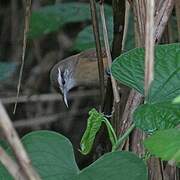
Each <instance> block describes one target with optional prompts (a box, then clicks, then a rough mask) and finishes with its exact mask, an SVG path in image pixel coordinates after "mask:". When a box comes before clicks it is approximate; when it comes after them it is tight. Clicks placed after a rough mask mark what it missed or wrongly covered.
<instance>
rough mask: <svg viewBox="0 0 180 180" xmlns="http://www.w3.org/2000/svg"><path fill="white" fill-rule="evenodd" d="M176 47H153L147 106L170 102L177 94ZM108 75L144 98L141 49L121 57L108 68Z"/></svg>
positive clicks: (179, 46)
mask: <svg viewBox="0 0 180 180" xmlns="http://www.w3.org/2000/svg"><path fill="white" fill-rule="evenodd" d="M179 59H180V44H170V45H158V46H156V47H155V67H154V81H153V82H152V85H151V88H150V91H149V95H148V97H146V101H147V103H158V102H164V101H171V100H173V99H174V98H175V97H177V96H178V95H179V94H180V83H179V79H180V60H179ZM112 74H113V76H114V77H115V78H116V79H117V80H119V81H120V82H121V83H124V84H125V85H127V86H129V87H131V88H134V89H136V90H137V91H138V92H140V93H141V94H144V49H142V48H136V49H133V50H131V51H129V52H127V53H124V54H122V55H121V56H119V57H118V58H116V60H115V61H114V62H113V64H112Z"/></svg>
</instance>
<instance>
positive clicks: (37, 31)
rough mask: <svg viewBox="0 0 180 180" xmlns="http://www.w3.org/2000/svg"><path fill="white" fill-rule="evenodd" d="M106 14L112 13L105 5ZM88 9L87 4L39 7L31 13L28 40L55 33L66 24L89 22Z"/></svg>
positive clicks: (76, 3)
mask: <svg viewBox="0 0 180 180" xmlns="http://www.w3.org/2000/svg"><path fill="white" fill-rule="evenodd" d="M105 10H106V14H107V15H108V16H109V15H110V14H111V12H112V10H111V8H110V6H107V5H106V9H105ZM90 19H91V14H90V7H89V4H88V3H79V2H71V3H61V4H55V5H50V6H45V7H41V8H40V9H38V10H36V11H33V12H32V15H31V18H30V29H29V33H28V37H29V38H37V37H40V36H42V35H45V34H48V33H50V32H54V31H57V30H58V29H59V28H60V27H62V26H63V25H64V24H66V23H73V22H81V21H85V20H90Z"/></svg>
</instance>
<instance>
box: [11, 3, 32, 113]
mask: <svg viewBox="0 0 180 180" xmlns="http://www.w3.org/2000/svg"><path fill="white" fill-rule="evenodd" d="M30 13H31V0H26V12H25V27H24V34H23V49H22V57H21V68H20V73H19V81H18V85H17V95H16V102H15V104H14V111H13V114H15V113H16V108H17V102H18V98H19V93H20V88H21V81H22V75H23V69H24V63H25V52H26V44H27V32H28V29H29V17H30Z"/></svg>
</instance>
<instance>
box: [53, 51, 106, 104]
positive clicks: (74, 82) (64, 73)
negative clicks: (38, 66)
mask: <svg viewBox="0 0 180 180" xmlns="http://www.w3.org/2000/svg"><path fill="white" fill-rule="evenodd" d="M105 57H106V53H105V51H104V50H103V62H104V68H106V67H107V62H106V60H105ZM50 80H51V84H52V85H53V87H54V88H55V89H56V90H57V91H58V92H60V93H61V94H62V96H63V100H64V103H65V104H66V106H67V107H68V101H67V99H68V92H69V91H70V90H71V89H72V88H74V87H76V86H92V85H98V83H99V78H98V67H97V57H96V50H95V49H89V50H86V51H83V52H81V53H79V54H76V55H73V56H70V57H68V58H66V59H64V60H61V61H60V62H58V63H57V64H55V65H54V67H53V68H52V70H51V72H50Z"/></svg>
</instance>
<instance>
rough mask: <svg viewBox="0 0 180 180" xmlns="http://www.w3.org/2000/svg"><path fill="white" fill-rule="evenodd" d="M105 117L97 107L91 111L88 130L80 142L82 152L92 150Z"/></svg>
mask: <svg viewBox="0 0 180 180" xmlns="http://www.w3.org/2000/svg"><path fill="white" fill-rule="evenodd" d="M103 118H104V117H103V115H102V114H100V113H98V112H97V111H96V110H95V109H92V110H91V111H90V112H89V118H88V122H87V127H86V131H85V133H84V135H83V137H82V139H81V143H80V146H81V153H82V154H88V153H89V152H90V151H91V149H92V146H93V142H94V139H95V137H96V134H97V132H98V131H99V129H100V127H101V124H102V121H103Z"/></svg>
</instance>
